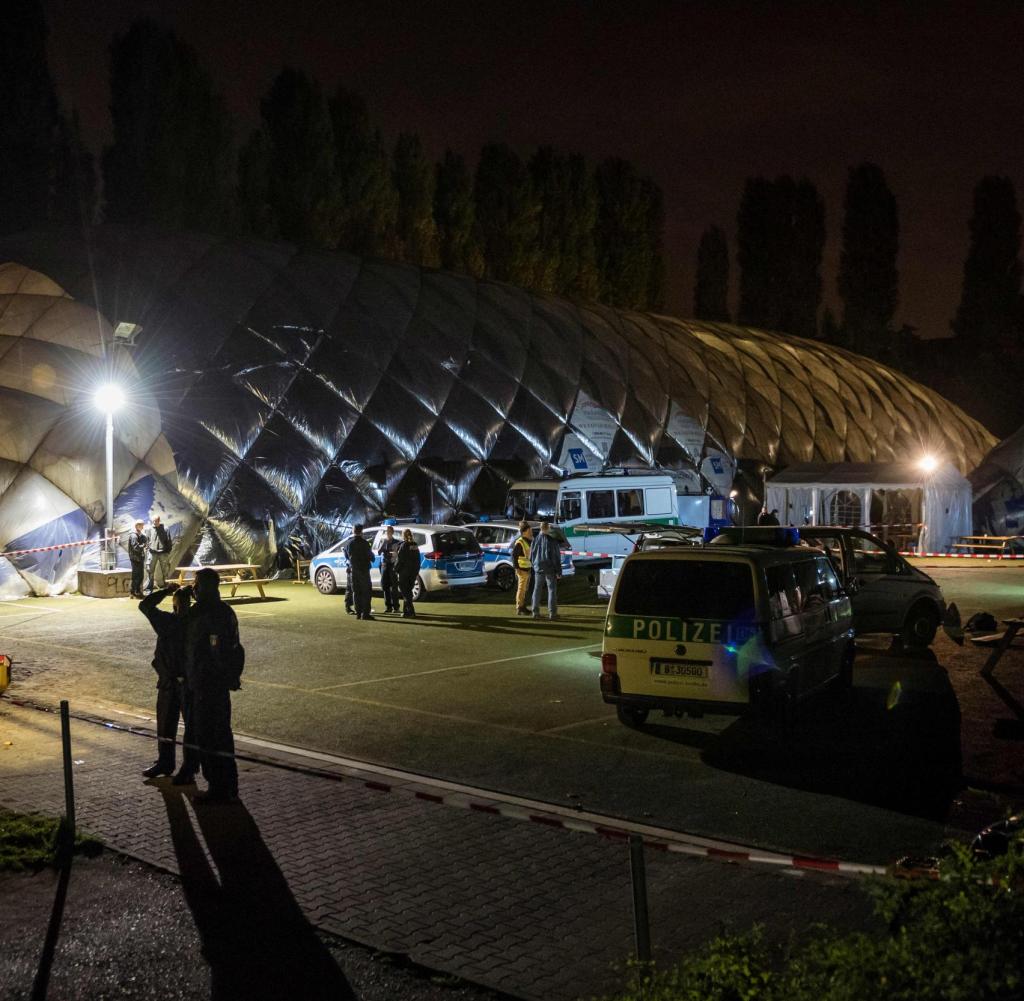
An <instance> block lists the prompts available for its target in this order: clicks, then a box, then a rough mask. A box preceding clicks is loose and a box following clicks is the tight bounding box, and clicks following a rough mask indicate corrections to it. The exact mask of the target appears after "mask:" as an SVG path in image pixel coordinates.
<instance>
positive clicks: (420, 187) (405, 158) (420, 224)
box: [392, 133, 440, 268]
mask: <svg viewBox="0 0 1024 1001" xmlns="http://www.w3.org/2000/svg"><path fill="white" fill-rule="evenodd" d="M392 177H393V180H394V185H395V191H396V193H397V195H398V218H397V232H398V239H399V241H400V242H401V249H402V257H403V259H404V260H406V261H410V262H411V263H413V264H424V265H427V266H428V267H432V268H436V267H437V266H438V264H439V263H440V247H439V244H438V236H437V224H436V223H435V222H434V185H435V184H436V183H437V180H436V177H435V175H434V168H433V166H432V165H431V163H430V161H429V160H427V158H426V156H425V155H424V153H423V144H422V143H421V142H420V137H419V136H417V135H412V134H408V133H403V134H402V135H400V136H399V137H398V141H397V142H396V143H395V153H394V160H393V167H392Z"/></svg>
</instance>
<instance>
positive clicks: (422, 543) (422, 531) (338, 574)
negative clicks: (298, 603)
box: [309, 522, 487, 601]
mask: <svg viewBox="0 0 1024 1001" xmlns="http://www.w3.org/2000/svg"><path fill="white" fill-rule="evenodd" d="M394 528H395V535H396V536H398V537H399V538H401V536H402V533H403V532H404V531H405V530H406V529H409V530H410V531H411V532H412V537H413V540H414V541H415V542H416V545H418V546H419V548H420V574H419V577H417V578H416V583H415V585H414V586H413V591H412V597H413V600H414V601H419V600H420V599H421V598H423V597H425V596H426V595H428V594H432V593H435V592H437V591H445V590H449V589H453V588H461V587H469V586H471V585H473V584H485V583H486V582H487V575H486V573H485V572H484V556H483V551H482V550H481V549H480V544H479V543H478V542H477V541H476V536H474V535H473V533H472V532H470V531H468V530H467V529H465V528H460V527H459V526H458V525H421V524H408V523H404V522H403V523H399V524H396V525H395V526H394ZM383 531H384V526H383V525H381V526H378V527H376V528H367V529H364V531H363V538H364V539H366V541H367V542H369V543H370V548H371V549H373V550H374V552H375V553H376V550H377V545H378V544H379V542H380V539H381V535H382V533H383ZM351 538H352V536H351V533H349V534H346V535H345V536H344V537H343V538H341V539H339V541H338V542H336V543H335V544H334V545H333V546H331V547H330V548H329V549H325V550H324V551H323V552H322V553H319V554H318V555H316V556H314V557H313V559H312V561H311V562H310V565H309V577H310V580H312V581H313V583H314V584H315V585H316V589H317V590H318V591H319V592H320V593H321V594H336V593H337V592H338V591H341V590H344V588H345V571H346V569H347V566H348V561H347V559H346V557H345V546H346V545H347V544H348V541H349V539H351ZM380 569H381V559H380V556H378V555H375V556H374V560H373V566H372V567H371V568H370V583H371V585H372V586H373V589H374V590H375V591H379V590H380V589H381V584H380Z"/></svg>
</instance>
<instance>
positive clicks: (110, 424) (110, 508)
mask: <svg viewBox="0 0 1024 1001" xmlns="http://www.w3.org/2000/svg"><path fill="white" fill-rule="evenodd" d="M106 501H107V533H106V535H107V538H106V544H105V545H104V547H103V549H104V552H105V553H106V559H105V560H104V566H103V568H102V569H104V570H113V569H114V566H115V565H116V560H117V555H116V554H117V550H116V549H115V548H114V411H113V409H109V410H107V497H106Z"/></svg>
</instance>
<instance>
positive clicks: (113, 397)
mask: <svg viewBox="0 0 1024 1001" xmlns="http://www.w3.org/2000/svg"><path fill="white" fill-rule="evenodd" d="M93 401H94V402H95V404H96V406H97V407H98V408H99V409H100V410H102V411H103V413H105V414H112V413H114V411H116V410H120V409H121V407H123V406H124V390H123V389H121V387H120V386H118V385H117V383H114V382H105V383H104V384H103V385H102V386H100V388H99V389H97V390H96V395H95V396H94V397H93Z"/></svg>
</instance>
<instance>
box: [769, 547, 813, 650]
mask: <svg viewBox="0 0 1024 1001" xmlns="http://www.w3.org/2000/svg"><path fill="white" fill-rule="evenodd" d="M811 566H812V567H813V564H811ZM765 583H766V584H767V587H768V611H769V614H770V616H771V619H772V631H773V633H774V634H775V637H776V638H777V639H783V638H784V637H786V636H799V635H800V633H801V632H802V630H803V624H802V623H801V621H800V611H801V608H802V605H803V602H802V598H801V595H800V591H799V589H798V587H797V583H796V578H795V577H794V575H793V568H792V567H791V566H790V565H789V564H781V565H779V566H769V567H767V568H766V569H765Z"/></svg>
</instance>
